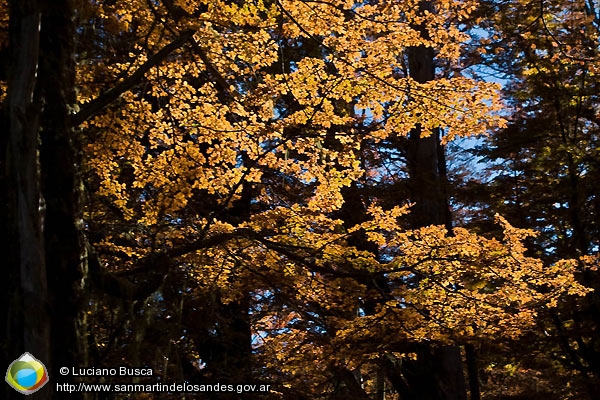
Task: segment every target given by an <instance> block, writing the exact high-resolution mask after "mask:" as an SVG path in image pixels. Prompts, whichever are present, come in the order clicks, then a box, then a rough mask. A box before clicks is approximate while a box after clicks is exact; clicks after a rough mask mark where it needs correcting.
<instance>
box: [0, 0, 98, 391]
mask: <svg viewBox="0 0 600 400" xmlns="http://www.w3.org/2000/svg"><path fill="white" fill-rule="evenodd" d="M9 7H10V8H9V18H10V29H9V30H10V32H9V35H10V44H9V54H10V63H9V65H10V68H9V71H8V96H7V99H6V101H5V102H4V104H3V105H2V128H3V129H2V140H1V142H0V144H1V150H2V153H1V154H0V167H1V168H2V179H1V180H0V185H1V189H2V198H1V200H2V208H1V211H0V212H1V216H0V222H2V224H3V225H5V226H6V231H7V233H8V236H7V237H8V239H7V240H6V241H4V243H3V244H2V246H3V248H2V250H5V251H4V254H5V255H6V260H7V263H6V264H4V263H3V264H4V265H5V268H4V271H3V272H4V273H5V279H3V283H2V288H1V289H2V290H1V291H2V295H3V296H4V297H3V300H4V301H3V304H5V307H3V308H4V310H3V314H2V322H1V324H2V326H3V327H4V326H5V327H6V328H5V329H4V328H3V332H2V338H1V339H2V342H1V345H2V350H3V354H6V355H7V358H8V359H9V361H12V360H13V359H16V358H17V357H19V356H20V355H21V354H22V353H23V352H24V351H27V352H30V353H31V354H33V355H34V356H35V357H36V358H38V359H40V360H41V361H42V362H43V363H44V364H45V365H46V367H47V368H48V369H49V376H50V377H51V379H53V380H54V382H58V383H60V382H66V379H62V378H60V379H58V380H57V378H59V377H60V374H59V373H58V368H59V367H62V366H68V367H71V366H79V365H85V363H86V359H85V351H84V349H85V347H84V346H82V344H83V342H82V339H84V337H85V334H84V332H83V331H82V330H81V328H82V325H81V321H82V319H81V318H79V317H80V315H79V310H80V307H79V300H80V298H81V296H80V293H81V284H82V281H83V277H84V271H85V268H84V266H85V257H84V255H85V252H84V249H85V247H84V246H83V235H82V223H81V202H80V201H79V196H80V190H79V187H80V185H79V181H78V179H79V177H78V175H77V173H78V169H79V163H78V160H77V159H76V154H77V149H76V146H75V143H74V131H73V129H71V126H70V118H71V116H70V112H69V105H70V104H72V103H73V102H74V86H73V85H74V79H73V71H74V69H73V65H74V64H73V62H74V59H73V54H74V46H73V43H74V38H75V30H74V26H73V18H72V17H73V9H74V8H73V4H72V3H71V1H70V0H58V1H53V2H43V1H38V0H13V1H10V2H9ZM80 344H81V345H80ZM53 388H54V385H53V384H48V385H46V386H45V387H43V388H42V389H41V390H40V392H39V394H36V396H40V398H53V397H54V398H64V393H53ZM73 395H74V394H71V395H70V396H69V397H73ZM1 397H2V398H3V399H12V398H19V399H21V398H23V396H22V395H21V394H19V393H17V392H16V391H14V390H12V389H11V388H10V387H8V385H5V389H3V395H2V396H1ZM75 398H78V396H75Z"/></svg>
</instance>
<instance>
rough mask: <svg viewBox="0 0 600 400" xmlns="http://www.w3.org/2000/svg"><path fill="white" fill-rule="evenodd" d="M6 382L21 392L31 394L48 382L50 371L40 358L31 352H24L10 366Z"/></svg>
mask: <svg viewBox="0 0 600 400" xmlns="http://www.w3.org/2000/svg"><path fill="white" fill-rule="evenodd" d="M6 382H8V384H9V385H10V386H12V388H13V389H15V390H16V391H18V392H20V393H23V394H31V393H34V392H37V391H38V390H39V389H41V388H42V386H44V385H45V384H46V383H47V382H48V372H46V367H44V364H42V363H41V361H40V360H38V359H36V358H35V357H34V356H32V355H31V354H29V353H23V355H22V356H21V357H19V358H18V359H17V360H15V361H13V363H12V364H10V365H9V366H8V370H7V371H6Z"/></svg>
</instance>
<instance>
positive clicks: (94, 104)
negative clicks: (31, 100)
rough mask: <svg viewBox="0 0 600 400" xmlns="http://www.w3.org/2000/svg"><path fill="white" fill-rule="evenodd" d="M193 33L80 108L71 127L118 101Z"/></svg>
mask: <svg viewBox="0 0 600 400" xmlns="http://www.w3.org/2000/svg"><path fill="white" fill-rule="evenodd" d="M194 33H195V31H194V30H191V29H190V30H187V31H185V32H183V33H182V34H181V35H180V36H179V37H178V38H176V39H175V40H173V41H172V42H171V43H169V44H167V45H166V46H165V47H163V48H162V49H160V50H159V51H158V53H156V54H154V55H153V56H152V57H150V58H148V60H147V61H146V62H145V63H144V64H142V65H141V66H140V67H139V68H138V69H137V70H136V71H135V72H134V73H133V74H131V75H130V76H129V77H127V78H125V79H124V80H122V81H121V82H119V83H118V84H117V85H115V86H114V87H113V88H112V89H109V90H108V91H106V92H104V93H102V94H101V95H100V96H98V97H96V98H95V99H94V100H92V101H91V102H89V103H87V104H85V105H84V106H83V107H81V110H80V111H79V112H78V113H77V114H75V115H74V116H73V121H72V122H73V126H75V127H77V126H79V125H80V124H82V123H83V122H84V121H86V120H87V119H88V118H90V117H92V116H94V115H96V114H97V113H99V112H100V111H102V110H103V109H104V108H105V107H107V106H108V105H109V104H111V103H112V102H113V101H115V100H116V99H118V98H119V96H121V95H122V94H123V93H125V92H126V91H128V90H129V89H131V88H132V87H134V86H135V85H136V84H138V83H139V82H140V81H141V80H142V78H143V77H144V75H145V74H146V72H148V71H149V70H150V69H151V68H152V67H155V66H156V65H158V64H160V63H161V62H162V61H163V60H164V59H166V58H167V57H168V56H169V55H170V54H171V53H173V52H174V51H175V50H177V49H179V48H180V47H181V46H183V45H184V44H185V43H186V42H187V41H189V40H190V39H192V37H193V35H194Z"/></svg>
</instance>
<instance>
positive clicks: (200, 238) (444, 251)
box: [0, 0, 597, 399]
mask: <svg viewBox="0 0 600 400" xmlns="http://www.w3.org/2000/svg"><path fill="white" fill-rule="evenodd" d="M0 4H2V2H0ZM424 4H427V5H428V7H424V6H423V5H424ZM2 6H5V5H4V4H2ZM478 6H479V5H478V3H477V2H476V1H471V0H466V1H445V0H442V1H435V2H431V3H430V2H423V1H421V0H414V1H413V0H410V1H402V2H400V1H365V2H355V1H338V0H331V1H286V0H275V1H271V0H257V1H218V0H210V1H203V2H198V1H177V0H175V1H173V0H169V1H161V2H159V1H138V0H128V1H126V2H115V1H108V0H106V1H93V2H85V1H82V2H81V4H80V6H79V7H78V8H77V9H76V20H77V38H76V46H77V48H76V51H75V54H74V57H75V66H76V71H75V73H76V77H75V90H76V96H77V100H76V103H75V104H73V105H72V121H73V124H74V126H75V131H76V134H77V143H78V146H79V149H80V151H81V156H82V160H81V165H80V172H81V174H82V177H83V182H84V188H82V190H83V193H84V197H85V208H84V210H83V211H84V230H85V234H86V238H87V241H88V246H89V247H88V249H89V255H90V259H91V261H90V268H89V273H90V275H89V277H88V279H87V281H86V285H87V286H86V288H87V295H88V296H89V299H88V301H87V302H86V303H85V304H86V305H85V310H84V311H85V312H87V315H89V318H88V324H89V325H88V329H89V335H90V336H89V337H90V339H89V342H90V347H91V348H90V357H92V359H93V360H94V361H95V363H96V364H98V365H101V364H106V365H110V364H111V363H115V362H118V361H119V360H121V359H125V358H128V359H129V360H130V362H131V363H135V364H136V365H133V366H135V367H141V366H143V365H150V366H152V368H154V370H155V371H156V372H155V373H157V374H158V375H160V376H161V379H166V380H173V379H186V380H188V381H198V382H221V381H223V382H225V381H232V382H236V381H239V382H241V381H243V380H244V379H245V380H251V379H254V380H257V381H265V382H270V383H271V384H273V388H274V389H273V390H272V391H271V392H270V394H269V396H271V398H286V399H287V398H290V399H291V398H319V396H322V395H323V396H325V397H327V396H328V395H331V396H339V397H331V398H354V397H348V396H350V395H349V394H348V392H344V390H352V385H357V387H358V388H360V393H356V392H355V393H352V396H356V397H355V398H376V397H375V396H376V395H378V394H379V393H381V390H382V389H381V388H382V387H383V386H384V385H387V387H388V389H386V390H387V391H388V393H391V394H388V395H387V396H390V397H377V398H386V399H388V398H397V397H391V396H392V395H393V394H394V393H395V395H396V396H398V393H401V391H402V388H401V385H400V384H399V383H398V379H395V378H394V377H393V376H392V375H393V374H396V375H397V374H398V371H400V370H397V369H393V368H390V367H389V365H391V364H393V365H401V364H402V363H403V362H406V363H410V362H412V361H414V360H415V359H419V357H427V355H426V354H423V353H420V350H419V349H421V347H419V346H420V345H421V344H423V343H427V344H428V345H432V346H434V347H437V346H439V347H443V346H451V345H452V346H467V345H471V346H472V345H478V344H481V343H488V344H489V343H502V342H504V341H519V340H520V339H521V338H522V337H524V336H528V335H531V334H532V333H533V332H538V328H539V321H540V319H541V318H542V317H541V315H542V314H544V313H546V312H547V311H548V310H551V309H556V308H557V307H560V305H561V304H565V303H566V302H571V301H576V300H574V299H579V298H585V296H588V295H589V293H591V291H592V289H590V288H588V287H587V286H586V285H585V284H583V283H582V282H581V280H580V279H579V278H578V277H579V275H580V274H581V273H582V270H586V271H588V270H591V269H593V268H594V263H596V264H597V260H596V259H595V258H594V255H593V254H588V255H587V257H586V258H582V259H578V255H576V254H575V255H573V254H571V255H569V254H564V255H561V257H556V258H555V259H549V258H545V257H540V256H539V254H537V255H536V254H534V253H533V252H532V251H531V246H530V243H531V241H532V240H535V238H536V237H538V235H539V233H537V232H536V231H535V230H533V229H520V228H517V227H515V226H513V225H511V223H510V222H509V221H508V220H507V219H505V218H504V217H502V216H501V215H495V217H494V218H495V219H494V221H495V222H494V223H495V224H496V225H495V227H496V228H494V230H493V232H490V233H489V234H482V233H481V229H479V231H477V230H475V229H469V228H468V227H459V226H454V227H453V228H452V229H449V227H448V226H442V225H429V226H423V227H420V226H419V227H417V226H414V224H412V223H411V222H410V221H411V220H410V213H411V209H414V205H413V204H412V203H411V199H410V197H409V196H407V195H404V196H403V195H402V194H403V193H404V194H405V192H403V191H402V190H401V189H399V190H397V191H396V190H395V189H394V190H392V189H393V188H398V187H401V181H403V180H405V178H406V174H407V169H406V167H405V166H403V165H402V161H403V160H404V156H405V154H404V153H403V151H408V150H406V149H407V147H403V146H404V145H403V143H404V142H405V141H406V140H407V136H408V134H409V133H410V132H411V131H414V130H415V129H418V130H420V131H421V132H423V133H422V136H423V137H427V136H429V135H438V134H439V135H440V137H439V144H440V146H443V145H445V144H447V143H449V142H450V141H452V140H455V139H457V138H464V137H471V136H477V135H483V134H487V133H489V132H492V131H494V130H497V129H503V128H506V127H507V124H506V119H505V117H506V115H505V114H504V115H503V113H502V112H501V111H502V110H503V108H504V107H505V104H503V102H502V101H501V99H500V92H499V89H500V85H498V84H497V83H490V82H486V81H485V80H481V79H477V77H469V76H468V74H459V73H441V72H439V71H441V70H442V68H441V67H439V68H438V70H437V71H438V73H437V76H436V79H434V80H431V81H427V82H418V81H417V80H416V79H414V78H413V75H412V72H411V71H410V67H409V64H410V63H409V60H408V57H409V54H410V51H411V49H415V48H427V49H431V50H432V51H433V52H434V54H435V59H436V63H437V65H439V66H445V67H444V68H446V71H449V70H455V71H456V70H458V69H460V68H461V63H464V62H465V60H466V58H465V57H467V56H468V55H465V51H466V50H465V49H466V47H467V43H469V42H470V41H471V40H472V39H471V38H470V36H469V34H468V30H466V29H464V27H465V26H472V25H473V23H474V22H473V20H474V19H473V18H474V17H473V13H474V12H475V11H476V10H477V8H478ZM475 16H476V17H477V16H478V14H476V15H475ZM479 18H481V17H479ZM479 21H481V20H479ZM0 24H4V21H3V20H0ZM0 40H4V39H3V37H2V36H0ZM523 40H532V41H533V40H535V38H530V37H529V38H528V37H525V38H523ZM529 49H530V51H534V50H535V47H534V45H533V44H531V45H529ZM564 52H566V53H568V55H569V57H579V56H580V54H579V53H577V52H576V47H571V48H565V49H564ZM537 54H538V56H540V55H539V53H537ZM556 54H558V53H556ZM471 56H472V55H471ZM583 56H586V55H583ZM477 57H485V55H484V54H483V55H482V54H479V55H478V56H477ZM540 57H541V56H540ZM557 57H559V58H560V56H557ZM536 68H538V69H537V71H538V72H537V73H539V71H540V70H539V66H537V67H536ZM532 71H533V67H531V68H529V67H528V68H527V69H526V70H525V71H524V72H523V73H524V75H525V76H531V75H532V74H534V72H532ZM589 73H591V72H589ZM2 90H4V89H2ZM0 99H1V97H0ZM398 160H400V161H398ZM399 182H400V183H399ZM399 185H400V186H399ZM351 198H352V199H353V202H351ZM465 203H467V201H465ZM511 222H512V221H511ZM513 223H514V222H513ZM596 253H597V248H596ZM596 257H597V254H596ZM594 260H596V261H594ZM390 363H391V364H390ZM407 365H409V364H407ZM349 374H350V375H349ZM349 376H350V377H351V378H349ZM396 378H397V376H396ZM352 379H354V381H352ZM344 393H346V394H344ZM361 396H362V397H361ZM398 398H401V397H398Z"/></svg>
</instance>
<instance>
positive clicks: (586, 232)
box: [461, 2, 598, 398]
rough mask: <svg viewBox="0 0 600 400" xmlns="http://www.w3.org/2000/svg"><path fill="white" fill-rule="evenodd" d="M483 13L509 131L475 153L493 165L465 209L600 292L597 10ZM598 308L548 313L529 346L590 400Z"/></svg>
mask: <svg viewBox="0 0 600 400" xmlns="http://www.w3.org/2000/svg"><path fill="white" fill-rule="evenodd" d="M486 9H487V13H485V14H482V15H481V18H480V20H479V21H480V26H481V27H484V28H486V29H488V30H489V32H490V33H489V35H487V37H483V38H482V39H481V44H482V45H483V46H484V47H483V48H484V50H482V51H481V52H480V54H479V55H478V56H477V59H479V62H484V63H485V64H486V65H489V68H491V69H494V70H497V71H503V72H504V73H505V77H506V78H509V79H510V84H509V85H507V90H506V96H507V99H508V101H509V104H510V106H511V107H510V118H509V121H510V123H509V126H508V127H507V128H506V129H503V130H501V131H498V132H497V133H495V134H494V135H492V136H490V137H489V139H488V140H486V142H485V144H484V145H483V146H481V147H480V148H479V151H478V152H477V154H478V155H480V156H483V157H485V160H486V162H487V163H488V165H489V166H488V167H487V174H488V177H487V178H484V180H483V181H480V182H479V183H476V182H474V181H472V182H470V183H468V184H466V185H465V190H464V191H463V195H464V196H465V197H461V199H462V201H465V200H466V201H465V203H467V204H469V205H470V206H469V207H468V208H470V209H479V210H480V212H483V213H488V215H489V214H491V213H495V212H500V213H501V214H503V215H505V216H506V217H507V218H509V219H510V220H511V221H515V222H518V224H519V225H520V226H524V227H530V228H534V229H536V230H538V231H539V232H540V235H539V236H538V237H537V238H536V239H531V240H530V241H529V243H528V248H529V251H530V252H531V254H536V255H537V256H539V257H541V258H542V259H545V260H548V261H549V262H554V261H555V260H558V259H560V258H570V257H572V258H579V259H580V263H579V267H578V271H579V272H578V274H577V276H578V279H579V280H580V282H582V283H584V284H585V285H587V286H589V287H593V288H597V287H598V286H597V285H598V277H597V274H596V272H594V271H595V269H597V257H598V229H597V210H598V191H597V184H596V183H595V182H594V180H595V178H594V175H595V172H594V171H597V157H596V156H595V153H596V152H597V147H598V146H597V145H598V125H597V118H596V108H597V105H596V103H597V93H596V92H597V88H596V85H595V82H594V79H593V76H594V74H595V70H596V68H597V67H596V65H597V45H596V43H597V35H598V26H597V22H598V21H597V17H596V15H595V11H594V6H593V4H592V5H590V4H589V3H583V2H575V3H570V4H568V5H567V4H558V3H554V2H544V3H542V4H541V5H540V7H538V8H536V9H531V8H530V7H529V6H528V5H525V4H522V3H520V2H510V3H503V4H499V3H494V2H490V3H488V4H487V8H486ZM492 24H493V27H492ZM490 39H491V40H490ZM488 70H489V69H488ZM476 202H479V204H480V205H484V207H485V208H484V209H481V206H479V205H477V206H475V205H474V204H475V203H476ZM484 229H487V228H484ZM597 304H598V299H597V294H595V292H594V294H589V295H588V296H587V297H586V298H585V299H578V300H577V301H575V302H567V303H564V304H562V305H561V307H559V309H558V310H553V311H551V312H549V313H547V314H546V317H547V319H546V320H545V322H544V324H543V326H544V331H545V332H546V334H544V333H543V332H540V338H539V339H538V340H537V342H536V344H535V346H536V347H539V343H541V342H546V343H548V347H549V348H550V349H552V350H548V352H549V353H550V352H553V353H555V354H556V355H557V356H556V357H555V358H556V359H559V360H561V364H562V366H560V367H559V368H557V369H556V370H558V371H562V372H559V374H560V373H562V375H563V376H569V375H568V374H572V373H573V371H579V372H578V373H579V374H581V375H583V376H587V377H588V378H587V379H588V386H589V387H588V392H589V395H590V397H591V398H595V397H597V390H598V389H597V387H596V388H594V387H593V386H594V384H593V383H591V382H594V381H596V380H597V374H598V371H597V368H596V367H595V366H596V365H598V362H597V354H596V352H595V351H594V350H593V348H595V347H597V345H596V344H594V343H595V340H594V339H593V338H592V337H594V336H595V334H594V333H593V332H595V331H596V330H597V326H596V324H595V323H594V322H592V321H595V320H596V319H597V310H598V305H597ZM548 336H549V337H550V340H549V339H548ZM550 343H551V344H550ZM525 351H527V352H529V350H525ZM559 365H560V364H559ZM565 369H566V371H567V372H566V373H565V372H564V371H565ZM549 373H553V372H549ZM554 374H556V372H554ZM577 379H578V378H570V380H572V381H577ZM554 380H555V381H558V378H554ZM585 380H586V379H585V378H584V382H585ZM583 385H584V386H585V383H584V384H583ZM575 390H579V391H580V392H581V391H583V389H581V388H579V389H575Z"/></svg>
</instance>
